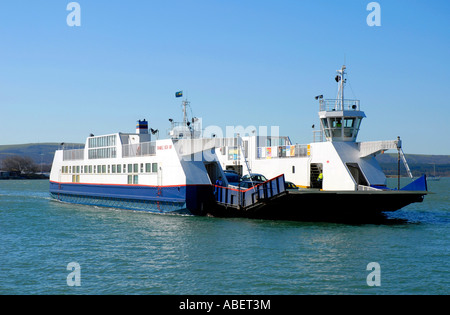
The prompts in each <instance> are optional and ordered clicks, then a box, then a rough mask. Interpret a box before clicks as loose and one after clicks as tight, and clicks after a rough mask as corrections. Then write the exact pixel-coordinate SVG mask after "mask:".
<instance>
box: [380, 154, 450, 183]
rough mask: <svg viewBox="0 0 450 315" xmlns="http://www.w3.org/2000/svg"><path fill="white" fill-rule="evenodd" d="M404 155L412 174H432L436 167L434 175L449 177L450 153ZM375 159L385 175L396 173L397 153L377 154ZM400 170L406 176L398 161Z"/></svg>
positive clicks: (401, 163)
mask: <svg viewBox="0 0 450 315" xmlns="http://www.w3.org/2000/svg"><path fill="white" fill-rule="evenodd" d="M405 157H406V161H407V162H408V165H409V168H410V169H411V173H412V174H413V175H414V176H420V175H422V174H426V175H427V176H432V175H434V170H435V169H436V176H440V177H450V155H421V154H405ZM377 161H378V163H380V166H381V168H382V169H383V171H384V172H385V174H386V175H397V172H398V171H397V168H398V166H397V165H398V162H397V161H398V155H397V154H396V153H388V154H381V155H378V156H377ZM400 171H401V174H402V175H404V176H406V169H405V167H404V166H403V162H400Z"/></svg>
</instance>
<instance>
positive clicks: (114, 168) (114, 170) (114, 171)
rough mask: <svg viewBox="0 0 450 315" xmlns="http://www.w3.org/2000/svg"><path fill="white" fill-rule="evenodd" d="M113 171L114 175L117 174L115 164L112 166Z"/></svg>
mask: <svg viewBox="0 0 450 315" xmlns="http://www.w3.org/2000/svg"><path fill="white" fill-rule="evenodd" d="M111 171H112V173H113V174H116V165H115V164H113V165H112V168H111Z"/></svg>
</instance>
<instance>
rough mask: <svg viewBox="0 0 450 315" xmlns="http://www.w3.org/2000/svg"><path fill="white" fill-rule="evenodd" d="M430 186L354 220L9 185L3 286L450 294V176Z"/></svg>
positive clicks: (4, 186) (1, 190)
mask: <svg viewBox="0 0 450 315" xmlns="http://www.w3.org/2000/svg"><path fill="white" fill-rule="evenodd" d="M428 186H429V187H428V188H429V191H431V192H433V193H434V194H431V195H428V196H426V197H425V201H424V202H423V203H416V204H412V205H409V206H408V207H406V208H404V209H402V210H399V211H397V212H395V213H392V214H389V215H388V217H387V219H386V220H384V221H382V222H379V221H377V222H374V223H370V222H365V223H361V224H357V223H352V224H346V223H332V222H288V221H270V220H250V219H223V218H210V217H193V216H181V215H157V214H149V213H141V212H134V211H127V210H117V209H109V208H98V207H93V206H83V205H73V204H65V203H61V202H57V201H54V200H51V199H50V198H49V193H48V187H49V183H48V181H45V180H35V181H27V180H17V181H14V180H10V181H0V255H1V256H0V257H1V260H0V294H150V295H153V294H158V295H160V294H163V295H166V294H176V295H179V294H180V295H184V294H198V295H204V294H220V295H228V294H230V295H231V294H246V295H247V294H252V295H253V294H254V295H294V294H449V293H450V264H449V261H450V233H449V232H450V230H449V228H450V207H449V193H448V191H449V189H450V179H449V178H442V179H441V180H440V181H438V182H430V183H429V185H428ZM361 207H364V205H361ZM373 266H376V267H373Z"/></svg>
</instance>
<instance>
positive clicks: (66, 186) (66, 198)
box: [50, 182, 214, 215]
mask: <svg viewBox="0 0 450 315" xmlns="http://www.w3.org/2000/svg"><path fill="white" fill-rule="evenodd" d="M50 196H51V197H52V198H53V199H55V200H59V201H62V202H67V203H74V204H82V205H92V206H99V207H109V208H119V209H126V210H135V211H145V212H151V213H160V214H166V213H172V214H190V215H203V214H205V213H206V212H205V209H207V208H208V206H210V202H211V201H214V200H213V192H212V188H211V187H210V186H209V185H189V186H166V187H153V186H137V185H99V184H78V183H77V184H75V183H58V182H50Z"/></svg>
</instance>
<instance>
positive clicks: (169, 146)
mask: <svg viewBox="0 0 450 315" xmlns="http://www.w3.org/2000/svg"><path fill="white" fill-rule="evenodd" d="M171 149H172V145H158V146H157V147H156V150H171Z"/></svg>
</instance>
